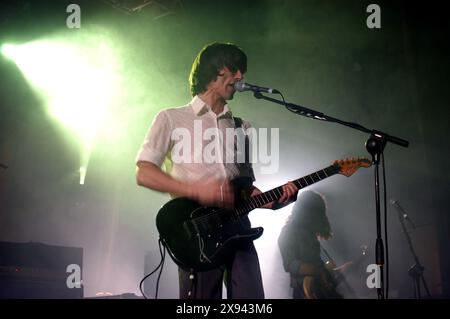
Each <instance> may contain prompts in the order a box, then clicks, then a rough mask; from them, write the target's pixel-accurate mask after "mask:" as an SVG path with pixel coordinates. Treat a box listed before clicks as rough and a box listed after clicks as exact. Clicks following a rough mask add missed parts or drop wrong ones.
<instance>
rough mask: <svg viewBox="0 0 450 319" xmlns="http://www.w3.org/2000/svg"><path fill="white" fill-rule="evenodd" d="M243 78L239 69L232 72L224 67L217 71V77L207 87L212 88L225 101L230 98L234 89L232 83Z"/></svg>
mask: <svg viewBox="0 0 450 319" xmlns="http://www.w3.org/2000/svg"><path fill="white" fill-rule="evenodd" d="M243 78H244V75H243V74H242V73H241V71H240V70H237V71H236V72H232V71H230V69H228V68H227V67H224V68H222V69H221V70H220V71H219V74H218V75H217V79H216V80H215V81H212V82H211V83H210V85H209V87H208V89H211V90H213V91H214V92H215V93H217V94H218V95H219V96H220V97H221V98H222V99H224V100H225V101H226V100H231V99H233V95H234V93H235V91H236V90H235V89H234V83H236V82H238V81H241V80H242V79H243Z"/></svg>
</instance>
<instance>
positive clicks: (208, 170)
mask: <svg viewBox="0 0 450 319" xmlns="http://www.w3.org/2000/svg"><path fill="white" fill-rule="evenodd" d="M235 128H236V127H235V122H234V118H233V115H232V113H231V110H230V108H229V107H228V104H227V105H225V106H224V110H223V112H222V113H220V114H215V113H214V112H213V111H212V110H211V108H210V107H209V106H208V105H206V103H205V102H203V101H202V100H201V99H200V98H199V97H198V96H195V97H194V98H193V99H192V100H191V102H190V103H189V104H187V105H185V106H182V107H176V108H169V109H165V110H162V111H160V112H159V113H158V114H157V115H156V117H155V119H154V120H153V123H152V125H151V127H150V129H149V131H148V133H147V135H146V137H145V140H144V142H143V144H142V146H141V148H140V150H139V152H138V155H137V158H136V162H139V161H146V162H151V163H154V164H155V165H157V166H159V167H161V165H162V164H163V163H164V164H165V166H166V172H167V173H168V174H170V175H171V176H172V177H174V178H175V179H178V180H181V181H185V182H196V181H200V180H201V181H210V180H214V179H229V180H232V179H233V178H235V177H237V176H245V177H250V178H251V179H252V180H254V174H253V169H252V167H251V164H248V165H247V164H242V161H240V162H239V163H237V161H236V158H235V157H233V155H234V154H235V152H236V150H237V147H238V146H237V138H236V137H233V138H227V136H229V135H227V134H229V132H230V130H233V132H234V129H235ZM248 128H250V123H248V122H246V121H243V122H242V129H243V130H244V131H246V132H248V131H247V129H248ZM227 131H228V133H227ZM214 132H216V134H211V133H214ZM219 132H220V133H219ZM217 137H219V138H217ZM240 147H241V146H240ZM240 149H241V150H242V148H240ZM230 156H231V157H230ZM180 159H182V160H180Z"/></svg>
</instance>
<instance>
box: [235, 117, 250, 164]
mask: <svg viewBox="0 0 450 319" xmlns="http://www.w3.org/2000/svg"><path fill="white" fill-rule="evenodd" d="M233 120H234V127H235V128H237V129H239V128H241V129H242V132H243V134H244V135H245V151H244V152H245V165H249V164H250V158H249V157H250V152H249V148H250V142H249V140H248V135H247V134H245V131H244V128H243V127H242V119H241V118H240V117H234V116H233ZM235 147H236V148H237V145H235Z"/></svg>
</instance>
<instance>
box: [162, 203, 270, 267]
mask: <svg viewBox="0 0 450 319" xmlns="http://www.w3.org/2000/svg"><path fill="white" fill-rule="evenodd" d="M156 227H157V229H158V232H159V235H160V238H161V240H162V242H163V244H164V246H165V247H166V248H167V250H168V251H169V254H170V255H171V257H172V259H173V260H174V262H175V263H176V264H177V265H178V266H180V267H181V268H183V269H185V270H188V271H189V270H191V269H192V270H194V271H207V270H211V269H214V268H217V267H220V266H221V265H223V264H224V263H225V262H226V261H227V258H228V257H231V256H232V253H233V251H234V249H233V248H235V247H236V245H240V244H243V243H248V242H251V241H253V240H255V239H257V238H259V237H260V236H261V235H262V233H263V228H262V227H258V228H250V227H249V224H248V219H247V218H246V217H245V218H241V217H235V216H234V215H233V214H232V211H227V210H225V209H221V208H215V207H204V206H201V205H200V204H199V203H197V202H195V201H193V200H190V199H187V198H175V199H173V200H171V201H169V202H168V203H166V204H165V205H164V206H163V207H162V208H161V209H160V210H159V212H158V215H157V216H156Z"/></svg>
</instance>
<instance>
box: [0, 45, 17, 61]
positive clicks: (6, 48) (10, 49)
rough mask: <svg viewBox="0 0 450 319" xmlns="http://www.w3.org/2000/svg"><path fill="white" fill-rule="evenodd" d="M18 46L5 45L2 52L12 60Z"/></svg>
mask: <svg viewBox="0 0 450 319" xmlns="http://www.w3.org/2000/svg"><path fill="white" fill-rule="evenodd" d="M15 49H16V46H15V45H13V44H6V43H5V44H3V45H2V47H1V49H0V51H1V52H2V54H3V55H4V56H5V57H7V58H9V59H12V58H13V56H14V52H15Z"/></svg>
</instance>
